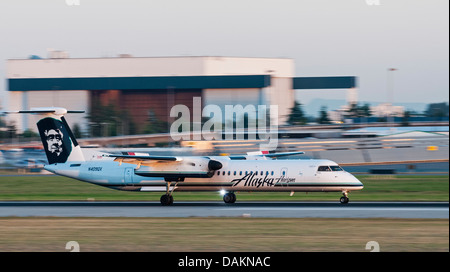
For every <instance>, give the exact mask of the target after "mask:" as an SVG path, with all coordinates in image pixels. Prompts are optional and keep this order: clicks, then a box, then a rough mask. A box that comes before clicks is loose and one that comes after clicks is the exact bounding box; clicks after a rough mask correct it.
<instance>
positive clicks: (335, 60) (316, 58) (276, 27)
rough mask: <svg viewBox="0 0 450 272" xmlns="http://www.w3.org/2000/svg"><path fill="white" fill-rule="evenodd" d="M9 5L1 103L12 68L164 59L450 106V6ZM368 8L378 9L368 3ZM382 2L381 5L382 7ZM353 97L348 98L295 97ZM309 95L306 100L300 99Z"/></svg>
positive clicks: (109, 0)
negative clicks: (269, 68) (283, 66)
mask: <svg viewBox="0 0 450 272" xmlns="http://www.w3.org/2000/svg"><path fill="white" fill-rule="evenodd" d="M77 1H78V0H39V1H37V0H2V1H0V78H2V80H0V100H1V101H2V103H3V107H5V103H7V97H6V94H7V91H6V88H7V86H6V78H5V77H6V76H5V75H6V60H7V59H25V58H28V57H29V56H30V55H38V56H41V57H47V49H49V48H52V49H56V50H64V51H67V52H68V53H69V55H70V57H71V58H90V57H116V56H117V55H119V54H131V55H133V56H135V57H158V56H237V57H274V58H276V57H282V58H292V59H294V61H295V75H296V76H340V75H343V76H348V75H350V76H357V77H358V79H359V80H358V85H359V86H358V87H359V94H358V96H359V99H360V100H361V101H381V102H383V101H386V100H387V99H388V91H387V90H388V87H387V86H388V83H387V80H388V79H387V78H388V72H387V71H388V69H389V68H396V69H398V70H397V71H395V72H393V74H392V76H393V82H394V84H393V93H394V94H393V101H394V103H395V102H397V103H400V102H401V103H417V102H422V103H435V102H448V101H449V93H448V90H449V78H448V77H449V1H448V0H427V1H425V0H339V1H338V0H223V1H222V0H189V1H186V0H79V5H69V4H68V3H70V2H77ZM369 2H372V3H375V4H372V5H371V4H370V3H369ZM376 2H378V5H377V3H376ZM296 92H297V93H296V97H297V99H300V100H301V101H300V102H302V103H308V101H311V99H313V98H317V97H319V98H329V99H345V97H346V96H345V91H340V90H333V91H331V90H328V91H321V90H320V91H304V92H302V91H296ZM299 92H301V93H299Z"/></svg>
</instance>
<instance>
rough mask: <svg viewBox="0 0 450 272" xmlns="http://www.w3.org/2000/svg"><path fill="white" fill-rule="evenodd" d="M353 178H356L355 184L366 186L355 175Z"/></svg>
mask: <svg viewBox="0 0 450 272" xmlns="http://www.w3.org/2000/svg"><path fill="white" fill-rule="evenodd" d="M352 176H353V175H352ZM353 179H354V182H355V184H357V185H359V186H361V187H364V184H363V183H362V182H361V181H360V180H359V179H357V178H356V177H355V176H353ZM361 189H362V188H361Z"/></svg>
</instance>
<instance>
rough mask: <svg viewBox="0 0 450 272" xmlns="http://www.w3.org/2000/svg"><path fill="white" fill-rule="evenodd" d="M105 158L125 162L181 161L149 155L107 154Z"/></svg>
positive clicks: (172, 157) (174, 158)
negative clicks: (124, 160) (125, 160)
mask: <svg viewBox="0 0 450 272" xmlns="http://www.w3.org/2000/svg"><path fill="white" fill-rule="evenodd" d="M104 156H106V157H112V158H116V159H127V162H131V161H133V160H136V161H143V160H156V161H182V160H183V159H182V158H180V157H175V156H151V155H115V154H108V155H104Z"/></svg>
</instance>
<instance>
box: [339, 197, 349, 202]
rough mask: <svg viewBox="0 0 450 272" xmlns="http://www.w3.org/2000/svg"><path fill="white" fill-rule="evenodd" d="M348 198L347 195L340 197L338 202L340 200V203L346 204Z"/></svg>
mask: <svg viewBox="0 0 450 272" xmlns="http://www.w3.org/2000/svg"><path fill="white" fill-rule="evenodd" d="M349 201H350V200H349V198H348V197H345V196H343V197H341V199H339V202H341V204H347V203H348V202H349Z"/></svg>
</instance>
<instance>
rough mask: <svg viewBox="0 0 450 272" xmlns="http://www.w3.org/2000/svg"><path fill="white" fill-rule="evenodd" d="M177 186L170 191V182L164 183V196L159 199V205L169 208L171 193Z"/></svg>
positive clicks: (171, 200)
mask: <svg viewBox="0 0 450 272" xmlns="http://www.w3.org/2000/svg"><path fill="white" fill-rule="evenodd" d="M177 184H178V182H176V183H175V186H173V188H172V190H170V185H171V182H170V181H167V182H166V194H165V195H162V196H161V198H160V199H159V201H160V202H161V205H163V206H169V205H172V204H173V196H172V193H173V191H175V189H176V188H177Z"/></svg>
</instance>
